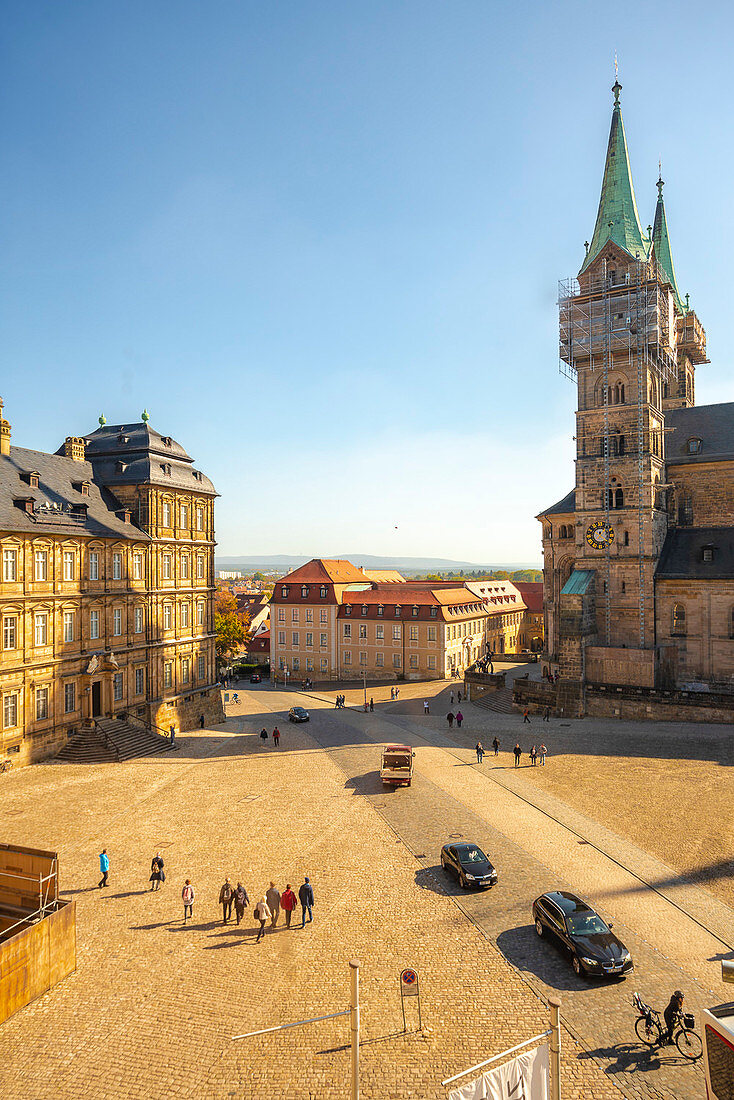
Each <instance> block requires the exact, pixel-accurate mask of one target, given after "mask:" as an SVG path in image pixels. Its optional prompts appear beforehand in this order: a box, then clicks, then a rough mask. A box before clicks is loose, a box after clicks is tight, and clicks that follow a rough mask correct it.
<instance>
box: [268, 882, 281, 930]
mask: <svg viewBox="0 0 734 1100" xmlns="http://www.w3.org/2000/svg"><path fill="white" fill-rule="evenodd" d="M265 900H266V901H267V903H268V908H269V909H270V923H271V925H272V926H273V928H275V926H276V924H277V923H278V917H279V916H280V890H279V889H278V888H277V886H276V885H275V883H274V882H271V883H270V886H269V887H268V889H267V890H266V891H265Z"/></svg>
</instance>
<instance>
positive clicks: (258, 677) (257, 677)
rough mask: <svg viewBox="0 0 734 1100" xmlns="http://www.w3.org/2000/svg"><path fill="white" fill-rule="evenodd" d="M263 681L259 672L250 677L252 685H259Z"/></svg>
mask: <svg viewBox="0 0 734 1100" xmlns="http://www.w3.org/2000/svg"><path fill="white" fill-rule="evenodd" d="M261 679H262V676H261V675H260V673H259V672H253V674H252V676H251V677H250V683H251V684H259V683H260V681H261Z"/></svg>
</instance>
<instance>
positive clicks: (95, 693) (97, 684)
mask: <svg viewBox="0 0 734 1100" xmlns="http://www.w3.org/2000/svg"><path fill="white" fill-rule="evenodd" d="M101 714H102V681H101V680H95V681H94V683H93V684H92V718H99V716H100V715H101Z"/></svg>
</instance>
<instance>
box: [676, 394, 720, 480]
mask: <svg viewBox="0 0 734 1100" xmlns="http://www.w3.org/2000/svg"><path fill="white" fill-rule="evenodd" d="M671 429H672V431H671ZM665 430H666V432H667V433H668V435H667V439H666V442H665V461H666V462H667V464H668V465H669V466H674V465H682V464H685V465H688V463H690V462H724V461H727V460H732V459H734V401H727V402H723V403H721V404H719V405H694V406H693V407H692V408H690V409H670V410H669V411H668V412H666V414H665ZM696 440H700V447H699V449H697V450H694V451H691V449H690V447H689V443H690V442H691V441H696Z"/></svg>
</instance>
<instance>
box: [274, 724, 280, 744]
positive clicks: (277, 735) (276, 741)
mask: <svg viewBox="0 0 734 1100" xmlns="http://www.w3.org/2000/svg"><path fill="white" fill-rule="evenodd" d="M273 744H274V745H275V747H276V749H277V747H278V745H279V744H280V730H279V729H278V727H277V726H276V727H275V729H274V730H273Z"/></svg>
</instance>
